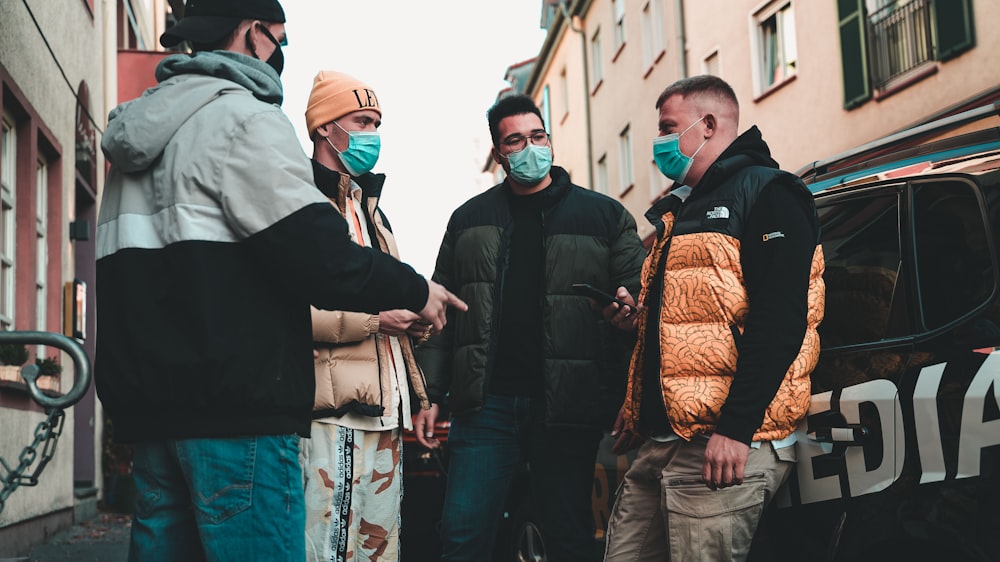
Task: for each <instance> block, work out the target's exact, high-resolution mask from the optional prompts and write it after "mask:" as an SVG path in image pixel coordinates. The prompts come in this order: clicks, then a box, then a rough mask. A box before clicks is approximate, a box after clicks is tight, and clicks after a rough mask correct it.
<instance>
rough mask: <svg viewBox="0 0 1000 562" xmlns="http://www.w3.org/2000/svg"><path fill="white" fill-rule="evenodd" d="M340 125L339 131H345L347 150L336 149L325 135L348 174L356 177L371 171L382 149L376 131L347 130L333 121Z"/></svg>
mask: <svg viewBox="0 0 1000 562" xmlns="http://www.w3.org/2000/svg"><path fill="white" fill-rule="evenodd" d="M333 124H334V125H336V126H337V127H340V130H341V131H344V132H345V133H347V139H348V140H347V150H344V151H343V152H341V151H339V150H337V147H336V146H334V145H333V141H331V140H330V137H326V142H328V143H330V146H332V147H333V149H334V150H336V151H337V156H339V157H340V162H341V163H342V164H343V165H344V169H346V170H347V173H348V174H351V175H352V176H354V177H358V176H361V175H364V174H367V173H368V172H370V171H372V168H374V167H375V163H376V162H378V154H379V151H380V150H381V149H382V139H381V138H380V137H379V134H378V131H348V130H346V129H344V128H343V127H341V126H340V123H337V122H336V121H334V122H333Z"/></svg>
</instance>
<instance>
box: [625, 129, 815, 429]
mask: <svg viewBox="0 0 1000 562" xmlns="http://www.w3.org/2000/svg"><path fill="white" fill-rule="evenodd" d="M646 216H647V218H649V219H650V221H651V222H652V223H653V225H654V226H655V227H656V232H657V240H656V241H655V243H654V244H653V247H652V249H651V251H650V254H649V256H648V257H647V259H646V262H645V264H644V265H643V274H642V280H643V283H642V292H641V293H640V297H639V300H640V302H641V303H642V304H643V305H644V308H643V310H642V312H641V315H640V317H639V336H638V343H637V345H636V349H635V351H634V353H633V356H632V365H631V369H630V377H629V389H628V395H627V397H626V400H625V412H624V417H625V423H626V426H627V427H628V428H629V429H631V430H632V431H638V432H640V433H644V434H651V433H652V434H661V435H662V434H665V433H666V432H669V431H673V432H674V433H676V434H677V435H679V436H680V437H682V438H684V439H690V438H691V437H692V436H693V435H695V434H704V433H711V432H718V433H720V434H722V435H726V436H727V437H730V438H733V439H736V440H739V441H741V442H744V443H750V441H751V440H756V441H764V440H776V439H782V438H785V437H787V436H788V435H790V434H791V433H792V432H793V431H794V430H795V427H796V426H797V424H798V422H799V421H800V420H802V418H803V417H805V415H806V411H807V410H808V407H809V398H810V380H809V374H810V372H811V371H812V369H813V368H814V367H815V365H816V361H817V359H818V357H819V336H818V334H817V332H816V327H817V325H818V324H819V323H820V321H821V320H822V319H823V303H824V285H823V278H822V275H823V253H822V246H820V245H819V222H818V219H817V217H816V208H815V205H814V203H813V198H812V194H811V193H810V192H809V190H808V189H807V188H806V187H805V186H804V185H803V184H802V182H801V181H799V179H798V178H797V177H795V176H794V175H792V174H788V173H786V172H782V171H781V170H779V169H778V164H777V162H775V161H774V160H773V159H772V158H771V156H770V151H769V150H768V147H767V145H766V144H765V143H764V141H763V139H762V138H761V136H760V132H759V131H758V130H757V128H756V127H751V128H750V130H748V131H747V132H745V133H744V134H743V135H741V136H740V137H739V138H737V139H736V140H735V141H733V143H732V144H731V145H730V146H729V147H728V148H727V149H726V150H725V151H724V152H723V153H722V154H721V155H720V156H719V157H718V158H717V159H716V161H715V163H713V164H712V166H710V167H709V169H708V170H707V171H706V172H705V175H704V176H703V177H702V179H701V181H700V182H699V183H698V185H697V186H696V187H694V188H693V189H691V192H690V195H689V196H687V198H686V199H683V200H682V199H681V198H679V197H678V196H677V195H673V194H671V195H668V196H667V197H665V198H664V199H662V200H660V201H658V202H657V203H656V204H655V205H654V206H653V208H652V209H650V211H649V212H648V213H647V215H646ZM664 414H665V416H666V418H665V419H662V417H663V416H664ZM658 417H659V418H661V419H662V422H661V421H660V419H658Z"/></svg>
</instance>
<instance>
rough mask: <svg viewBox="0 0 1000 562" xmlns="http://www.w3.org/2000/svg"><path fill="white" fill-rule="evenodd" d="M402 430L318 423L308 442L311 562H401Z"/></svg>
mask: <svg viewBox="0 0 1000 562" xmlns="http://www.w3.org/2000/svg"><path fill="white" fill-rule="evenodd" d="M400 452H401V442H400V439H399V430H398V429H392V430H386V431H361V430H354V429H347V428H344V427H341V426H338V425H334V424H327V423H315V422H314V423H313V424H312V438H311V439H304V440H302V452H301V457H302V458H301V460H302V467H303V470H304V474H303V478H304V481H305V498H306V560H308V561H310V562H319V561H323V562H346V561H348V560H350V561H351V562H362V561H364V562H383V561H393V562H397V561H398V560H399V558H400V556H399V527H400V516H399V506H400V501H401V500H402V494H403V486H402V473H401V463H400Z"/></svg>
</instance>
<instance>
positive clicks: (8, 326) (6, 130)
mask: <svg viewBox="0 0 1000 562" xmlns="http://www.w3.org/2000/svg"><path fill="white" fill-rule="evenodd" d="M2 122H3V128H2V132H0V329H2V330H12V329H13V328H14V238H15V233H16V232H17V230H16V228H15V224H14V194H15V192H16V189H15V185H16V178H17V132H16V130H15V129H14V120H13V119H10V118H9V117H8V116H7V115H6V114H4V115H3V118H2Z"/></svg>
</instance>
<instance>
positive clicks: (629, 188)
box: [618, 182, 635, 198]
mask: <svg viewBox="0 0 1000 562" xmlns="http://www.w3.org/2000/svg"><path fill="white" fill-rule="evenodd" d="M633 187H635V183H634V182H633V183H630V184H628V185H626V186H625V187H623V188H622V190H621V191H619V192H618V197H619V198H622V197H625V196H626V195H628V192H630V191H632V188H633Z"/></svg>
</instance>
